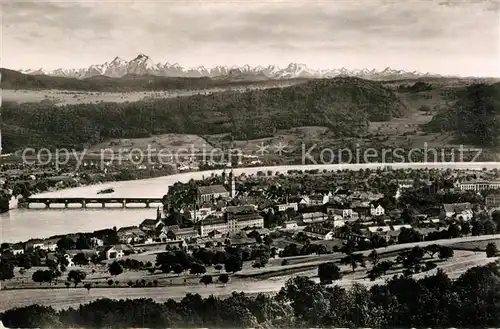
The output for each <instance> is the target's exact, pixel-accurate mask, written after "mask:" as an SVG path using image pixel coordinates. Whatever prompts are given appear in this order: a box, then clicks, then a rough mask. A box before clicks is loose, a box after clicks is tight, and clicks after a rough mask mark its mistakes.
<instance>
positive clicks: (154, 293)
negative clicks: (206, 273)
mask: <svg viewBox="0 0 500 329" xmlns="http://www.w3.org/2000/svg"><path fill="white" fill-rule="evenodd" d="M490 239H500V235H498V234H497V235H484V236H477V237H462V238H456V239H447V240H438V241H425V242H418V243H411V244H401V245H394V246H389V247H386V248H379V249H377V252H378V253H379V254H383V253H386V252H394V251H399V250H403V249H408V248H411V247H414V246H420V247H425V246H427V245H430V244H440V245H450V244H454V243H458V242H475V241H483V240H490ZM370 252H371V250H368V251H364V252H363V254H365V255H367V254H369V253H370ZM483 257H484V256H483ZM319 258H320V259H319V260H318V261H313V262H309V263H304V264H300V265H290V266H287V267H290V268H292V267H300V266H308V265H311V264H319V263H322V262H325V261H332V260H335V259H337V258H338V257H337V256H334V257H331V256H330V258H329V255H321V256H319ZM328 258H329V259H328ZM492 260H494V259H491V258H490V259H486V258H484V259H482V260H480V261H481V262H480V264H485V263H486V262H489V261H492ZM455 265H457V266H459V265H460V263H459V262H456V263H453V264H449V265H447V266H449V267H453V266H455ZM280 268H281V269H284V268H285V267H280ZM252 271H253V269H252V270H247V271H245V274H251V273H252ZM254 271H255V273H259V272H262V269H255V270H254ZM455 274H456V275H458V274H459V273H458V274H457V272H456V270H455ZM456 275H455V276H456ZM291 276H293V275H284V276H281V277H275V278H272V279H269V280H248V279H239V278H234V279H233V281H232V282H230V283H229V284H228V285H227V286H221V285H219V284H212V285H208V286H207V287H205V286H203V285H192V286H169V287H155V288H94V289H91V290H90V292H87V290H86V289H84V288H76V289H74V288H69V289H66V288H58V289H18V290H3V291H0V311H5V310H7V309H10V308H13V307H21V306H26V305H31V304H34V303H37V304H42V305H47V306H52V307H54V308H57V309H62V308H68V307H78V305H80V304H82V303H83V304H84V303H88V302H91V301H94V300H96V299H99V298H112V299H127V298H131V299H136V298H152V299H154V300H155V301H158V302H165V301H167V300H168V299H170V298H172V299H176V300H179V299H182V298H183V297H184V296H185V295H186V293H188V292H189V293H193V294H196V293H198V294H200V295H201V296H203V297H208V296H209V295H215V296H220V297H224V296H229V295H230V294H231V293H232V292H233V291H243V292H245V293H247V294H257V293H275V292H277V291H279V290H280V289H281V287H283V285H284V283H285V282H286V280H287V279H288V278H290V277H291ZM384 280H385V278H382V279H378V280H376V281H372V282H371V281H368V280H365V279H362V278H361V277H360V278H358V279H354V280H348V279H342V280H341V281H337V282H336V284H338V285H341V286H349V285H352V284H353V283H354V282H359V283H362V284H364V285H373V284H381V283H383V282H384Z"/></svg>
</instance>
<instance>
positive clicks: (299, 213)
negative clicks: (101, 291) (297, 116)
mask: <svg viewBox="0 0 500 329" xmlns="http://www.w3.org/2000/svg"><path fill="white" fill-rule="evenodd" d="M498 178H499V172H498V170H490V171H487V170H483V171H479V172H477V171H475V172H474V171H465V170H464V171H458V170H457V171H451V170H434V169H432V170H400V169H398V170H395V169H392V168H390V167H389V168H385V169H378V170H360V171H347V170H345V171H327V170H324V171H319V170H310V171H294V170H291V171H289V172H287V173H279V172H272V171H268V172H258V173H257V174H255V175H249V176H247V175H240V176H239V177H235V176H234V175H233V172H232V170H227V171H226V170H224V171H223V172H222V173H221V174H220V175H215V174H212V175H211V176H210V177H204V178H203V179H202V180H199V181H194V180H191V181H189V182H188V183H186V184H183V183H176V184H174V185H173V186H170V187H169V189H168V192H167V193H166V195H164V196H163V207H158V209H157V210H156V214H155V216H151V218H147V219H144V220H142V221H138V225H137V226H130V227H120V228H116V227H115V228H110V229H106V230H100V231H95V232H93V233H84V232H82V233H69V234H67V235H64V236H56V237H51V238H47V239H31V240H28V241H25V242H20V243H13V244H8V243H3V244H2V246H1V252H2V259H10V260H11V262H10V263H9V262H2V266H3V267H4V269H3V270H2V276H3V277H2V279H3V280H4V282H3V287H2V289H16V288H21V287H24V288H26V287H33V282H31V281H37V282H42V281H40V280H45V281H48V282H50V283H52V284H57V282H60V283H65V284H66V285H69V282H75V283H79V282H83V281H85V283H86V285H88V287H90V286H91V285H93V286H95V287H99V286H100V285H103V286H108V283H107V282H108V280H110V277H109V276H106V275H104V274H102V273H101V275H100V276H99V275H96V274H95V273H96V269H97V268H99V266H100V267H101V270H102V271H103V273H107V272H108V269H107V268H106V267H105V266H106V265H107V266H109V272H110V273H111V271H112V270H111V268H112V266H111V265H110V264H118V265H114V266H113V267H115V269H114V270H115V273H116V271H118V272H119V273H118V274H120V273H121V272H122V271H123V267H124V268H126V269H129V270H136V271H137V273H136V274H135V275H132V276H130V275H129V276H130V277H131V278H133V279H134V280H133V281H131V280H128V281H122V282H121V283H118V281H116V284H115V283H113V285H112V286H113V287H117V286H127V285H129V286H130V285H136V282H143V280H144V277H146V276H147V274H144V273H149V274H150V273H154V272H155V271H159V272H161V274H160V275H159V276H158V275H157V276H155V277H154V282H155V284H156V285H158V284H160V285H162V284H163V285H170V284H172V278H171V277H169V276H168V275H167V273H169V272H171V271H172V272H175V273H181V272H183V271H190V273H191V274H193V273H194V274H200V273H201V274H204V273H208V272H206V271H207V270H206V269H205V268H204V267H205V266H211V265H216V264H225V266H226V272H227V273H228V274H230V273H233V272H238V271H241V270H242V268H243V263H248V266H250V267H251V268H253V269H261V268H265V267H266V265H267V264H268V263H269V262H270V259H273V260H274V261H275V260H277V259H282V261H281V262H280V266H286V265H287V261H286V260H287V257H297V256H306V255H317V256H318V257H320V255H329V254H335V253H339V252H341V251H345V250H346V246H349V248H352V251H363V250H374V249H377V248H387V247H388V246H393V245H399V244H408V243H418V242H425V241H439V240H443V239H453V238H460V237H469V236H482V235H488V236H489V235H494V234H497V233H500V181H499V180H498ZM477 248H478V250H476V251H479V250H480V249H481V247H480V245H479V244H478V247H477ZM489 248H490V249H492V248H493V251H491V250H490V251H489V252H490V253H493V254H492V255H495V254H496V251H495V250H496V249H495V248H496V245H495V244H494V243H493V244H492V245H490V246H489ZM481 250H483V251H484V250H485V249H484V248H482V249H481ZM352 251H351V252H352ZM166 252H170V253H172V252H182V254H183V255H184V256H183V257H184V259H181V260H178V259H176V258H175V257H174V258H173V260H172V259H169V260H168V261H167V263H166V265H165V263H162V262H163V261H162V259H163V258H162V257H164V256H162V255H165V253H166ZM242 252H243V256H242V254H241V253H242ZM245 253H246V254H245ZM234 255H236V256H234ZM230 256H231V257H230ZM232 256H234V257H232ZM186 257H188V258H186ZM167 259H168V258H167ZM187 259H191V261H188V260H187ZM193 259H194V260H193ZM320 260H322V258H318V259H314V258H311V259H309V261H314V262H317V261H320ZM179 263H182V267H181V266H178V265H179ZM131 264H132V265H131ZM14 265H15V267H19V273H14ZM305 265H310V263H307V262H306V263H305ZM44 266H45V267H47V268H50V270H38V271H35V272H33V270H32V269H31V268H32V267H33V268H38V267H44ZM96 266H97V267H96ZM103 266H104V267H103ZM176 266H177V268H176ZM246 266H247V265H245V267H246ZM73 268H74V269H76V270H72V269H73ZM116 268H118V270H117V269H116ZM218 268H219V270H220V269H221V267H220V266H219V267H218ZM8 269H10V270H8ZM227 269H231V270H227ZM141 270H143V272H140V271H141ZM300 270H301V268H300V267H298V268H295V269H294V271H297V272H299V271H300ZM40 271H41V272H40ZM64 271H70V272H69V273H70V274H71V273H72V274H71V275H68V278H67V279H66V278H65V277H63V276H62V274H61V272H64ZM75 271H77V273H80V275H81V276H80V279H79V280H78V279H77V281H74V280H75V278H74V275H75V274H74V273H75ZM145 271H147V272H145ZM219 272H220V271H219ZM219 272H216V273H219ZM40 273H45V277H44V276H43V275H42V276H40V275H41V274H40ZM48 273H49V274H48ZM82 273H83V274H82ZM141 273H142V274H141ZM211 273H212V272H211ZM19 275H20V278H18V276H19ZM162 275H163V276H162ZM28 277H32V280H28V279H27V278H28ZM93 277H94V278H93ZM85 278H86V279H87V280H84V279H85ZM99 278H104V279H101V280H99ZM167 278H168V279H167ZM111 280H112V279H111ZM192 280H193V279H192V278H191V279H190V282H192ZM198 280H199V279H198ZM204 280H209V279H207V278H205V279H204ZM223 280H225V279H223ZM45 281H44V282H45ZM173 281H176V282H177V281H178V280H177V278H175V277H174V278H173ZM113 282H115V281H113ZM149 284H153V281H151V282H150V283H149ZM178 284H180V285H182V284H186V280H184V281H181V282H178ZM139 285H140V284H139ZM75 286H76V284H75Z"/></svg>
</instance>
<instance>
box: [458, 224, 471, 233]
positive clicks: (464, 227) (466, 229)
mask: <svg viewBox="0 0 500 329" xmlns="http://www.w3.org/2000/svg"><path fill="white" fill-rule="evenodd" d="M460 226H461V233H462V235H469V234H470V231H471V227H470V224H469V223H468V222H465V223H462V225H460Z"/></svg>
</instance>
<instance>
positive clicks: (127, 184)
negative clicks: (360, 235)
mask: <svg viewBox="0 0 500 329" xmlns="http://www.w3.org/2000/svg"><path fill="white" fill-rule="evenodd" d="M387 167H391V168H392V169H442V170H446V169H451V170H483V169H500V163H499V162H456V163H455V162H453V163H452V162H444V163H434V162H432V163H431V162H429V163H424V162H422V163H363V164H316V165H315V164H313V165H288V166H265V167H246V168H234V169H233V173H234V175H235V176H240V175H243V174H245V175H255V174H257V173H258V172H264V173H267V172H268V171H271V172H272V173H273V174H275V173H276V172H278V173H284V174H286V173H287V172H288V171H290V170H302V171H305V170H330V171H332V170H333V171H337V170H354V171H358V170H361V169H371V170H376V169H379V168H382V169H384V168H387ZM222 171H223V169H217V170H206V171H194V172H186V173H179V174H173V175H169V176H162V177H157V178H148V179H141V180H133V181H121V182H113V184H111V183H104V184H101V185H99V188H100V189H107V188H113V189H114V191H115V192H114V193H112V194H109V196H113V197H123V198H158V197H162V196H163V195H165V194H166V193H167V191H168V187H169V186H171V185H173V184H174V183H176V182H182V183H186V182H188V181H189V180H191V179H195V180H196V179H202V178H203V177H209V176H211V175H212V174H221V173H222ZM96 193H97V192H96V189H95V186H87V187H75V188H70V189H65V190H61V191H57V192H46V193H40V194H36V195H33V197H37V198H38V197H40V198H45V197H47V198H51V197H53V198H78V197H99V196H97V195H96Z"/></svg>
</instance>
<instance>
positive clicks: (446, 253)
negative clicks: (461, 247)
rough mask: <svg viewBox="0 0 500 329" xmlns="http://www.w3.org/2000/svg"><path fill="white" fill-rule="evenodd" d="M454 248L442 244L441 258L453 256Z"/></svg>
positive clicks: (440, 249)
mask: <svg viewBox="0 0 500 329" xmlns="http://www.w3.org/2000/svg"><path fill="white" fill-rule="evenodd" d="M453 254H454V252H453V248H451V247H448V246H441V247H440V248H439V255H438V256H439V259H448V258H451V257H453Z"/></svg>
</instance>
